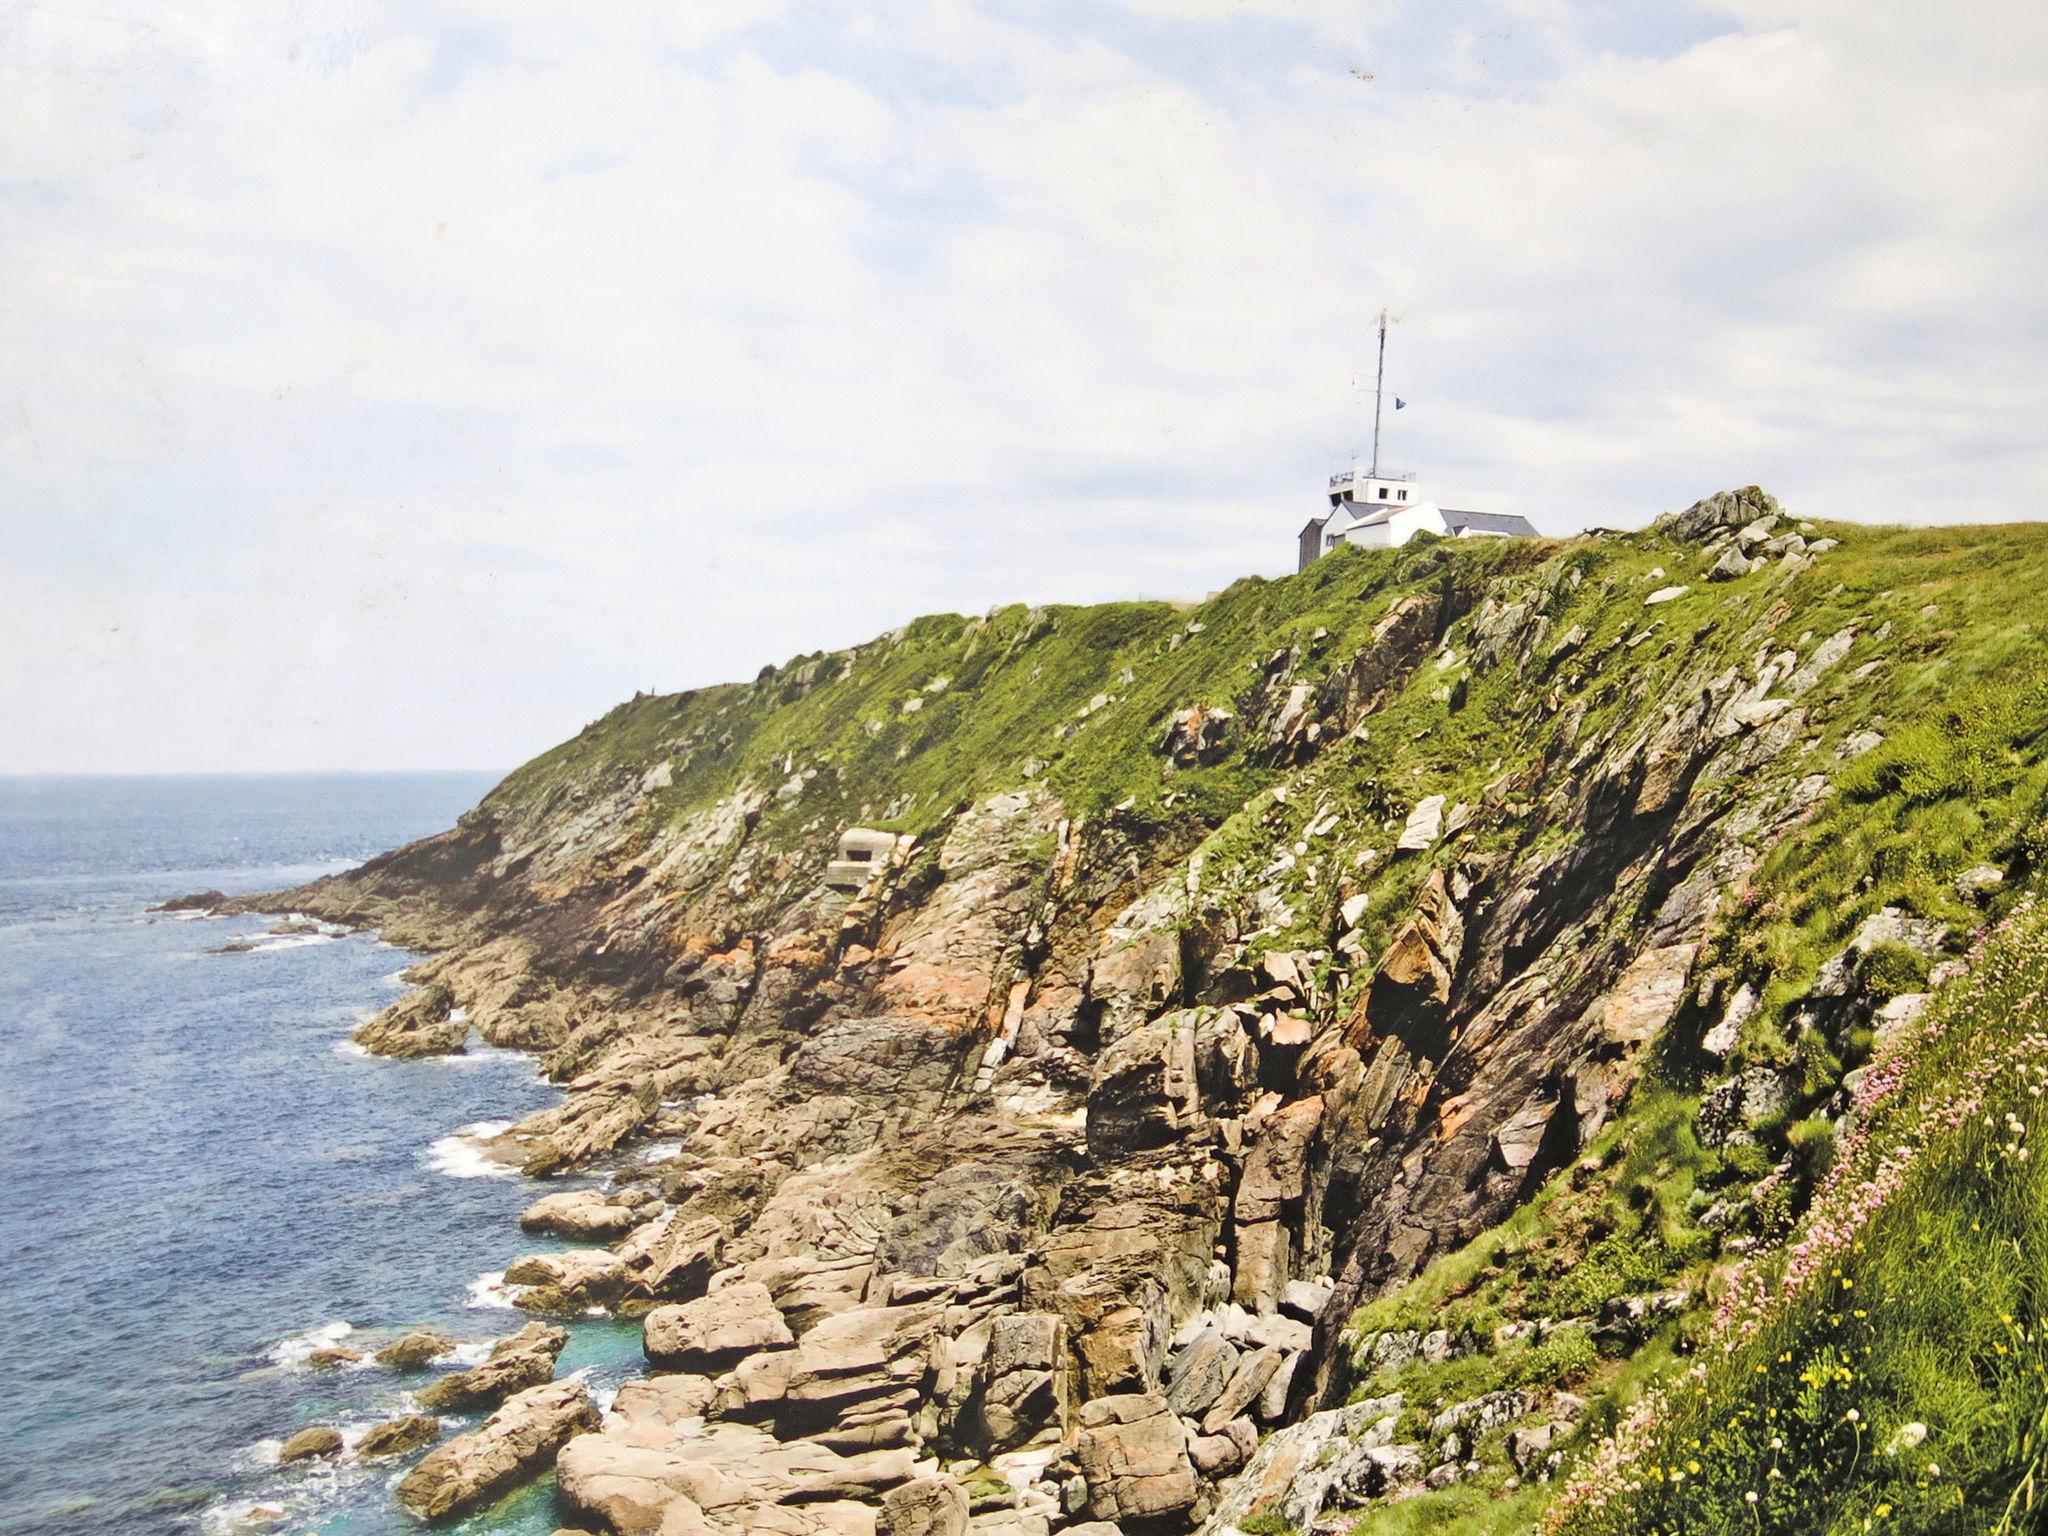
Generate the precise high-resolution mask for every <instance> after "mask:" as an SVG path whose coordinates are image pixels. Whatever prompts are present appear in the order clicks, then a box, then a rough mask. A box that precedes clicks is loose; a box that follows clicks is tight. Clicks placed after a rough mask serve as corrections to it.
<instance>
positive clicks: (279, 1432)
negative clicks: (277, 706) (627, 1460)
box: [0, 774, 639, 1536]
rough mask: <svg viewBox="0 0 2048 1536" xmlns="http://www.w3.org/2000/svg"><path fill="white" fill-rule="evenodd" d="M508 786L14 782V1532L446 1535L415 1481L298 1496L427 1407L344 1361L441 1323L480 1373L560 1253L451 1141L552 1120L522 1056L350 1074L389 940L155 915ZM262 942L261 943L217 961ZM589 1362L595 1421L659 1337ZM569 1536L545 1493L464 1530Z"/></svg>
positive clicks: (586, 1351) (602, 1332)
mask: <svg viewBox="0 0 2048 1536" xmlns="http://www.w3.org/2000/svg"><path fill="white" fill-rule="evenodd" d="M489 785H490V778H489V777H488V776H485V775H476V774H420V775H345V776H280V777H260V778H163V779H92V780H54V779H38V780H11V781H10V780H4V779H0V1252H4V1253H5V1254H6V1256H7V1259H8V1261H9V1262H8V1268H9V1276H8V1280H7V1282H6V1283H5V1284H4V1285H0V1347H4V1351H5V1360H6V1365H7V1373H8V1377H9V1386H8V1390H7V1391H6V1392H5V1393H0V1448H4V1449H0V1532H5V1533H9V1536H13V1533H27V1532H35V1533H38V1536H131V1533H133V1536H140V1533H145V1532H147V1533H161V1532H172V1531H194V1532H228V1531H236V1530H240V1529H243V1528H244V1527H245V1517H246V1515H247V1513H248V1512H249V1511H250V1510H251V1508H252V1507H255V1506H269V1507H270V1508H272V1509H275V1510H277V1511H280V1512H281V1513H279V1514H278V1515H277V1516H276V1517H274V1518H272V1519H270V1521H269V1522H268V1523H267V1524H264V1525H262V1526H261V1527H260V1528H261V1529H264V1530H267V1531H273V1532H290V1533H304V1532H323V1533H331V1536H343V1533H348V1536H379V1533H395V1532H400V1531H415V1530H417V1529H418V1528H417V1526H416V1525H414V1524H413V1523H412V1522H411V1521H409V1520H408V1519H406V1518H405V1517H404V1516H403V1515H402V1514H400V1513H399V1512H398V1511H397V1509H396V1508H395V1506H394V1505H393V1504H392V1502H391V1498H390V1486H391V1484H393V1483H395V1481H396V1480H397V1477H398V1476H399V1475H401V1474H402V1472H403V1466H402V1465H401V1466H399V1467H396V1468H393V1467H392V1466H391V1465H390V1464H385V1465H384V1466H382V1467H381V1468H379V1469H376V1470H371V1469H364V1468H359V1467H355V1466H352V1465H349V1464H346V1463H344V1464H343V1465H342V1466H341V1467H339V1468H331V1467H315V1468H309V1469H305V1470H294V1469H280V1468H278V1467H276V1466H275V1464H274V1452H275V1446H276V1442H277V1441H278V1440H279V1439H280V1438H282V1437H283V1436H285V1435H289V1434H290V1433H291V1432H292V1431H294V1430H296V1429H299V1428H302V1427H304V1426H305V1425H307V1424H313V1423H329V1424H335V1425H338V1426H340V1427H342V1428H343V1429H344V1430H345V1431H346V1430H347V1429H349V1428H351V1427H355V1426H363V1425H367V1424H369V1423H371V1422H374V1421H375V1420H377V1419H379V1418H383V1417H386V1416H388V1415H390V1414H391V1413H395V1412H398V1411H402V1410H403V1408H404V1407H405V1406H406V1401H407V1399H406V1397H405V1388H406V1386H407V1381H406V1380H404V1379H401V1378H398V1377H396V1376H394V1375H393V1374H392V1373H390V1372H387V1371H383V1370H380V1369H352V1370H344V1371H339V1372H314V1371H310V1370H308V1369H306V1368H305V1367H304V1365H303V1364H302V1363H299V1361H300V1359H301V1358H302V1357H303V1355H304V1353H305V1351H306V1350H307V1349H308V1348H309V1347H310V1346H311V1344H312V1343H313V1342H314V1341H316V1340H328V1339H337V1340H340V1341H341V1342H343V1343H346V1344H349V1345H353V1346H363V1347H374V1346H375V1344H376V1343H377V1342H379V1341H381V1340H382V1339H383V1338H385V1337H387V1336H389V1335H390V1334H391V1333H392V1332H395V1331H397V1330H399V1329H402V1328H405V1327H409V1326H417V1325H420V1324H434V1325H437V1326H440V1327H442V1328H444V1329H446V1330H447V1331H449V1332H450V1333H452V1334H454V1335H455V1336H456V1337H458V1338H461V1339H464V1340H469V1341H473V1342H474V1343H475V1344H477V1345H478V1346H480V1345H481V1344H482V1342H483V1341H485V1340H487V1339H490V1338H493V1337H496V1336H498V1335H501V1334H503V1333H507V1332H510V1331H511V1330H513V1329H514V1328H516V1327H518V1326H519V1325H520V1324H521V1323H522V1322H524V1321H525V1319H524V1318H523V1317H522V1316H521V1315H520V1314H519V1313H517V1312H514V1311H512V1310H510V1309H507V1308H504V1307H502V1306H495V1305H490V1304H488V1303H489V1302H490V1301H491V1300H492V1298H491V1295H490V1290H489V1287H488V1285H486V1284H483V1283H481V1282H483V1281H486V1280H488V1278H489V1277H490V1276H491V1275H492V1274H493V1273H494V1272H495V1271H499V1270H502V1269H503V1268H504V1266H505V1265H506V1264H507V1263H508V1262H510V1261H511V1260H512V1259H513V1258H515V1257H517V1256H518V1255H519V1254H521V1253H525V1252H531V1251H533V1250H534V1249H535V1248H536V1247H537V1246H541V1245H540V1244H537V1243H536V1242H535V1240H533V1239H531V1238H528V1237H525V1236H523V1235H522V1234H521V1233H520V1232H519V1231H518V1228H517V1225H516V1217H517V1215H518V1212H519V1211H520V1209H521V1208H522V1207H523V1206H524V1205H525V1203H526V1202H527V1201H528V1200H530V1199H531V1198H533V1194H534V1190H533V1188H532V1186H530V1185H528V1184H526V1183H525V1182H524V1181H522V1180H518V1179H515V1178H507V1177H502V1176H490V1175H479V1174H478V1167H479V1164H478V1162H477V1160H476V1159H474V1158H473V1157H468V1156H465V1155H464V1152H465V1149H464V1146H463V1144H462V1143H461V1142H460V1141H459V1140H450V1139H449V1138H450V1137H451V1136H452V1135H453V1133H456V1132H458V1131H460V1130H461V1129H462V1128H463V1127H464V1126H466V1125H471V1124H474V1123H477V1122H482V1121H495V1120H507V1119H512V1118H515V1117H517V1116H519V1115H523V1114H526V1113H529V1112H531V1111H532V1110H535V1109H538V1108H541V1107H543V1106H545V1105H547V1104H549V1103H551V1102H553V1100H554V1098H555V1094H556V1090H554V1089H553V1088H551V1087H549V1086H548V1085H547V1084H545V1083H543V1082H541V1081H540V1079H539V1077H538V1074H537V1073H536V1072H535V1070H534V1066H533V1063H532V1061H531V1060H530V1059H529V1058H526V1057H523V1056H518V1055H515V1054H512V1053H508V1052H499V1051H490V1050H483V1051H473V1052H472V1054H471V1055H469V1056H467V1057H464V1058H458V1059H453V1060H445V1061H434V1062H415V1063H398V1062H384V1061H376V1060H372V1059H369V1058H366V1057H364V1056H362V1055H361V1054H360V1053H358V1052H355V1051H353V1050H351V1049H350V1048H349V1047H348V1045H347V1036H348V1033H349V1031H350V1030H351V1029H352V1028H353V1027H354V1025H355V1024H356V1022H357V1021H358V1020H360V1019H361V1018H363V1017H365V1016H367V1015H368V1014H369V1013H371V1012H373V1011H375V1010H376V1009H378V1008H380V1007H382V1006H384V1005H385V1004H386V1003H388V1002H390V1001H391V1000H392V999H394V998H395V997H397V996H398V995H399V990H400V988H399V984H398V982H397V979H396V973H397V972H398V971H399V970H400V969H401V968H402V967H403V966H404V965H405V964H406V963H407V961H408V959H409V958H410V957H409V956H407V955H406V954H405V953H404V952H402V951H399V950H395V949H392V948H390V947H388V946H386V945H383V944H381V943H379V942H378V941H377V940H375V939H374V938H371V937H369V936H365V935H355V936H346V937H337V936H328V935H324V934H316V935H293V936H285V937H275V936H270V935H267V934H266V932H265V930H266V929H267V928H268V926H269V923H268V920H265V919H256V918H209V919H179V918H172V917H166V916H152V915H149V914H148V913H146V911H145V908H147V907H148V906H149V905H151V904H152V903H155V902H158V901H161V900H163V899H164V898H166V897H168V896H172V895H177V894H180V893H183V892H186V891H191V890H199V889H208V888H218V889H221V890H225V891H228V892H230V893H235V892H243V891H254V890H266V889H273V888H276V887H279V886H284V885H290V884H295V883H298V882H300V881H303V880H305V879H308V878H310V877H312V876H313V875H315V874H318V873H322V872H325V871H327V870H331V869H337V868H342V867H345V866H347V865H349V864H352V863H355V862H358V861H360V860H361V859H362V858H364V857H367V856H368V855H370V854H372V853H375V852H378V851H380V850H382V849H384V848H388V847H392V846H395V845H396V844H398V843H401V842H405V841H407V840H409V839H411V838H414V837H418V836H420V835H423V834H425V833H428V832H432V831H435V830H437V829H439V828H441V827H445V826H447V825H449V824H450V823H451V822H452V821H453V820H454V818H455V816H456V815H457V814H459V813H460V812H461V811H462V810H464V809H466V808H467V807H468V806H470V805H472V804H474V803H475V801H476V800H477V798H478V797H479V796H480V795H481V794H482V793H483V791H484V790H486V789H487V788H488V787H489ZM234 939H242V940H245V941H247V940H253V941H255V947H254V948H253V949H249V950H247V951H246V952H242V953H229V954H218V953H209V951H211V950H214V949H215V948H217V947H218V946H220V945H222V944H224V943H226V942H228V941H230V940H234ZM460 1175H467V1176H460ZM553 1187H566V1186H563V1185H555V1186H553ZM344 1329H346V1330H347V1331H346V1332H344V1331H343V1330H344ZM573 1333H574V1337H573V1341H572V1343H571V1345H570V1348H569V1351H568V1353H567V1354H566V1355H565V1356H564V1358H563V1369H564V1370H565V1371H568V1370H576V1369H584V1370H587V1371H588V1372H589V1373H590V1376H591V1380H592V1383H593V1386H594V1387H596V1388H597V1389H599V1391H600V1393H602V1392H603V1391H604V1390H605V1389H608V1388H610V1387H613V1386H615V1385H616V1384H617V1382H618V1381H619V1380H621V1379H623V1377H624V1376H625V1375H626V1374H627V1373H628V1372H629V1371H630V1370H631V1369H632V1368H633V1366H634V1365H635V1364H636V1363H637V1361H638V1356H639V1329H638V1326H637V1325H635V1324H624V1325H621V1324H616V1323H611V1322H608V1321H593V1322H591V1323H587V1324H579V1325H577V1326H576V1328H575V1329H574V1330H573ZM456 1427H458V1426H456V1425H454V1424H451V1425H450V1428H451V1429H453V1428H456ZM552 1516H553V1510H552V1507H551V1502H550V1497H549V1494H548V1490H547V1489H546V1488H545V1487H542V1488H539V1489H536V1490H533V1491H530V1492H529V1493H527V1494H525V1495H523V1496H520V1497H517V1498H514V1499H512V1500H508V1501H507V1502H506V1504H504V1505H502V1506H500V1507H499V1508H498V1509H496V1510H493V1511H490V1512H488V1513H487V1514H486V1515H483V1516H479V1517H477V1518H475V1519H472V1520H471V1521H468V1522H466V1523H465V1524H464V1525H462V1526H458V1527H456V1529H458V1530H463V1531H468V1532H479V1533H480V1532H502V1533H506V1536H515V1533H516V1536H525V1533H530V1532H541V1533H544V1532H547V1531H548V1530H550V1529H551V1528H552V1526H553V1524H554V1521H553V1519H552Z"/></svg>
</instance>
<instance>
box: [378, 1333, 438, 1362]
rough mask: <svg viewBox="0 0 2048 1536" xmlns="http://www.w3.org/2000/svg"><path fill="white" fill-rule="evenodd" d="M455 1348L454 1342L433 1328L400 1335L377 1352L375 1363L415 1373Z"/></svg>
mask: <svg viewBox="0 0 2048 1536" xmlns="http://www.w3.org/2000/svg"><path fill="white" fill-rule="evenodd" d="M453 1348H455V1341H454V1340H453V1339H451V1338H449V1337H448V1335H447V1334H445V1333H442V1332H440V1331H439V1330H438V1329H434V1328H415V1329H414V1330H413V1331H412V1332H410V1333H401V1334H400V1335H399V1336H398V1337H397V1338H395V1339H393V1340H392V1341H391V1342H390V1343H389V1344H386V1345H385V1346H384V1347H383V1348H382V1349H380V1350H378V1351H377V1357H376V1358H377V1363H378V1364H379V1365H388V1366H390V1367H391V1368H392V1369H393V1370H397V1371H416V1370H419V1369H420V1368H421V1367H422V1366H425V1365H429V1364H431V1363H432V1362H434V1361H436V1360H438V1359H440V1358H441V1357H442V1356H443V1355H445V1354H447V1353H448V1352H449V1351H450V1350H452V1349H453Z"/></svg>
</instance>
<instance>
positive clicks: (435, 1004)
mask: <svg viewBox="0 0 2048 1536" xmlns="http://www.w3.org/2000/svg"><path fill="white" fill-rule="evenodd" d="M351 1038H352V1039H353V1040H354V1041H355V1043H356V1044H357V1045H360V1046H361V1047H362V1048H363V1049H364V1050H366V1051H368V1052H369V1053H370V1054H371V1055H372V1056H390V1057H394V1058H397V1059H400V1060H406V1059H411V1058H414V1057H419V1056H450V1055H454V1054H455V1053H457V1052H459V1051H460V1050H461V1049H462V1048H463V1045H464V1043H465V1042H466V1041H467V1040H468V1039H469V1019H468V1017H467V1016H466V1015H465V1014H464V1013H463V1012H462V1011H461V1010H460V1009H458V1008H457V1007H456V1006H455V990H454V988H452V987H450V986H449V985H448V983H447V982H445V981H435V982H429V983H428V984H427V985H426V986H424V987H419V988H416V989H415V990H413V991H412V992H410V993H408V994H407V995H406V996H404V997H402V998H400V999H399V1000H398V1001H397V1002H395V1003H393V1004H392V1005H391V1006H390V1007H389V1008H386V1009H385V1010H384V1011H383V1012H382V1013H380V1014H378V1015H377V1016H376V1017H375V1018H374V1019H371V1020H369V1021H368V1022H367V1023H365V1024H363V1025H361V1026H360V1027H359V1028H357V1030H356V1032H355V1034H354V1035H353V1036H351Z"/></svg>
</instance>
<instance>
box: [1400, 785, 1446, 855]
mask: <svg viewBox="0 0 2048 1536" xmlns="http://www.w3.org/2000/svg"><path fill="white" fill-rule="evenodd" d="M1445 803H1446V802H1445V797H1444V796H1442V795H1425V796H1423V797H1422V798H1421V799H1420V800H1418V801H1416V802H1415V808H1414V809H1413V810H1412V811H1410V812H1409V813H1408V821H1407V823H1406V825H1404V826H1403V827H1402V828H1401V836H1400V837H1399V838H1398V839H1397V840H1396V841H1395V843H1394V851H1395V852H1396V853H1427V852H1428V851H1429V850H1430V849H1431V848H1434V847H1435V846H1436V840H1437V839H1438V838H1439V837H1441V836H1443V830H1444V805H1445Z"/></svg>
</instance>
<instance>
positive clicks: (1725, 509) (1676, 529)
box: [1660, 485, 1785, 540]
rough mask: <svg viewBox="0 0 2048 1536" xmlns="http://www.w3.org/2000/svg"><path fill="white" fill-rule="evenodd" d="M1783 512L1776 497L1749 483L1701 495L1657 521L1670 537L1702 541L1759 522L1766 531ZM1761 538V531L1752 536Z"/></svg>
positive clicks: (1746, 527)
mask: <svg viewBox="0 0 2048 1536" xmlns="http://www.w3.org/2000/svg"><path fill="white" fill-rule="evenodd" d="M1784 512H1785V509H1784V508H1783V507H1781V506H1779V505H1778V503H1777V500H1776V498H1774V497H1772V496H1770V495H1768V494H1766V493H1765V492H1763V491H1761V490H1759V489H1757V487H1755V486H1753V485H1751V486H1745V487H1744V488H1743V489H1741V490H1739V491H1717V492H1716V493H1715V494H1713V495H1712V496H1704V497H1702V498H1701V499H1700V500H1698V501H1696V502H1694V503H1693V504H1692V505H1691V506H1689V507H1687V508H1686V509H1685V510H1684V511H1683V512H1680V513H1678V514H1677V515H1675V516H1673V517H1671V518H1668V519H1662V520H1660V522H1661V525H1662V526H1663V527H1665V528H1666V529H1668V531H1669V533H1670V534H1671V536H1672V537H1673V538H1678V539H1692V540H1702V539H1706V538H1708V537H1710V536H1712V535H1713V534H1715V533H1719V532H1725V531H1727V530H1733V529H1745V530H1747V529H1748V528H1749V527H1750V526H1751V525H1753V524H1756V523H1759V522H1761V523H1762V525H1763V529H1764V532H1768V531H1769V529H1770V528H1771V527H1772V526H1773V525H1774V524H1775V523H1776V522H1777V520H1778V519H1779V518H1780V517H1782V516H1784ZM1762 537H1763V533H1757V534H1754V535H1753V538H1754V539H1760V538H1762Z"/></svg>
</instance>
